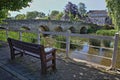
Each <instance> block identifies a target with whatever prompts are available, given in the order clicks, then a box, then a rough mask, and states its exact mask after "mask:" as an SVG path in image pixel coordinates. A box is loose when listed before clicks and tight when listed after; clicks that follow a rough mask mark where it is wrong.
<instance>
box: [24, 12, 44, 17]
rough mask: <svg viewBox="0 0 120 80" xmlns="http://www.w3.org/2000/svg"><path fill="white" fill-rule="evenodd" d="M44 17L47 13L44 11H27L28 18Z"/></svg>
mask: <svg viewBox="0 0 120 80" xmlns="http://www.w3.org/2000/svg"><path fill="white" fill-rule="evenodd" d="M44 17H45V13H43V12H37V11H32V12H27V14H26V18H27V19H36V18H38V19H40V18H44Z"/></svg>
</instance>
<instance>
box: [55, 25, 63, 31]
mask: <svg viewBox="0 0 120 80" xmlns="http://www.w3.org/2000/svg"><path fill="white" fill-rule="evenodd" d="M54 31H56V32H62V31H63V28H62V27H61V26H56V27H55V28H54Z"/></svg>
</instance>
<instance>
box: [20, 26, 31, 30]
mask: <svg viewBox="0 0 120 80" xmlns="http://www.w3.org/2000/svg"><path fill="white" fill-rule="evenodd" d="M20 30H31V29H30V28H29V27H28V26H22V27H20Z"/></svg>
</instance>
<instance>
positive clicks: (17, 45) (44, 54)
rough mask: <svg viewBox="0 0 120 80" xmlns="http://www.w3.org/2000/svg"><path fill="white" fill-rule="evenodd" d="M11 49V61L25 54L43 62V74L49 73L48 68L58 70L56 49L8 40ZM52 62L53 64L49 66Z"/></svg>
mask: <svg viewBox="0 0 120 80" xmlns="http://www.w3.org/2000/svg"><path fill="white" fill-rule="evenodd" d="M7 40H8V43H9V47H10V53H11V59H12V60H14V59H15V56H16V55H20V56H23V55H24V54H26V55H30V56H33V57H36V58H39V59H40V60H41V72H42V74H46V73H47V69H48V68H52V69H53V70H55V69H56V55H55V52H56V49H54V48H49V50H47V48H44V46H43V45H39V44H33V43H27V42H22V41H19V40H15V39H11V38H8V39H7ZM48 62H51V64H49V65H48V64H47V63H48Z"/></svg>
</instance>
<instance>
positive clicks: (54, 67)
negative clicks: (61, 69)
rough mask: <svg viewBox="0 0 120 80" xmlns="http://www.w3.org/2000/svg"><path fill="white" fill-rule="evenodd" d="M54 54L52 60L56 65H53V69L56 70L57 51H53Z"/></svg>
mask: <svg viewBox="0 0 120 80" xmlns="http://www.w3.org/2000/svg"><path fill="white" fill-rule="evenodd" d="M52 56H53V58H54V59H53V60H52V64H53V65H54V66H53V67H52V69H53V70H56V54H55V52H54V53H52Z"/></svg>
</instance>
